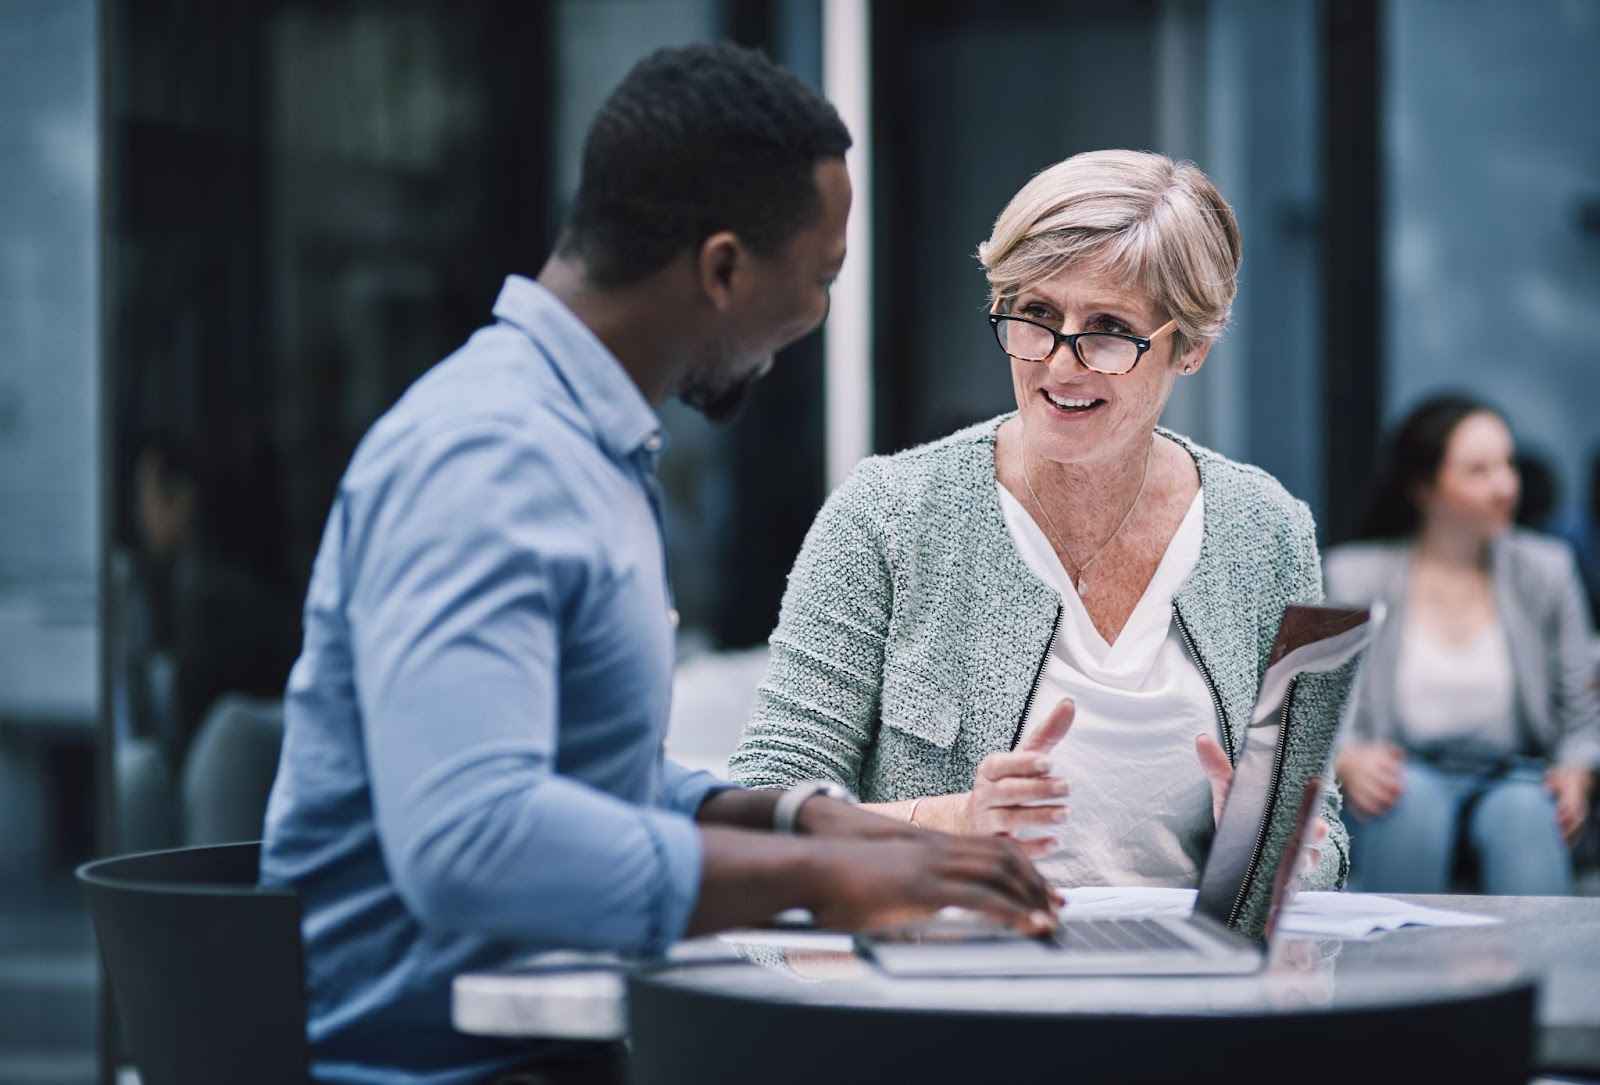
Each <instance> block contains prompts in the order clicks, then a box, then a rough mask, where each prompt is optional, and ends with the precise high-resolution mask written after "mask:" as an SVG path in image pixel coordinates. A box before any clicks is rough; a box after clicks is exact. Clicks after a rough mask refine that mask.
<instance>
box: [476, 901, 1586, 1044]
mask: <svg viewBox="0 0 1600 1085" xmlns="http://www.w3.org/2000/svg"><path fill="white" fill-rule="evenodd" d="M1401 899H1404V900H1410V901H1415V902H1417V903H1420V904H1427V905H1432V906H1435V907H1443V908H1453V909H1457V910H1460V911H1469V912H1476V913H1480V914H1485V915H1493V916H1496V917H1499V918H1502V919H1504V920H1505V922H1504V923H1502V924H1499V925H1495V926H1489V927H1457V928H1407V929H1405V930H1401V931H1397V932H1394V933H1392V934H1389V935H1385V936H1383V937H1380V938H1375V939H1367V940H1359V941H1338V940H1331V939H1323V940H1305V939H1293V938H1281V939H1279V942H1278V945H1277V947H1276V948H1275V952H1274V955H1273V958H1274V959H1273V962H1272V963H1271V964H1270V965H1269V967H1268V968H1267V969H1266V970H1265V971H1263V972H1261V973H1259V974H1257V975H1255V976H1245V977H1236V978H1222V979H1219V978H1215V977H1208V978H1204V979H1198V978H1160V979H1139V980H1137V981H1133V982H1130V981H1127V980H1121V979H1115V978H1040V979H1031V978H1030V979H1027V980H1020V981H1019V980H1015V979H1008V980H985V979H972V980H954V981H950V980H945V981H936V982H929V981H908V980H895V979H890V978H888V977H886V976H883V975H881V974H880V973H878V972H876V971H875V970H873V969H871V968H869V967H867V966H866V965H864V964H863V963H861V962H860V961H858V960H856V959H855V958H853V957H852V956H850V955H849V954H847V953H841V952H838V951H837V949H836V948H834V947H827V948H823V949H807V948H803V945H802V943H803V942H804V940H803V939H801V940H798V941H797V944H796V947H795V948H791V949H789V950H788V951H787V952H785V951H782V950H774V949H772V948H770V947H767V948H762V949H759V950H750V949H746V950H744V951H743V952H741V949H740V947H739V946H737V945H733V944H730V943H728V942H725V941H722V940H719V939H701V940H697V941H693V942H686V943H682V944H681V945H679V946H677V947H675V948H674V951H673V954H672V959H673V960H674V961H676V962H680V963H682V964H683V965H685V967H682V968H679V969H674V968H673V967H672V962H671V961H669V963H668V965H667V967H666V968H665V969H663V968H662V967H661V966H659V965H657V966H653V967H652V972H653V973H654V978H655V979H657V980H660V979H661V978H662V977H666V978H667V982H670V983H673V984H678V985H682V986H684V987H687V988H693V989H697V990H717V991H720V992H726V993H736V994H742V995H747V996H751V997H759V998H763V999H771V1000H775V1001H779V1002H784V1001H788V1002H795V1003H810V1004H816V1003H825V1004H828V1005H835V1006H861V1007H885V1006H893V1007H904V1008H917V1009H940V1008H949V1007H962V1008H969V1007H972V1006H974V1005H978V1006H982V1007H984V1008H985V1009H986V1010H993V1011H995V1012H1016V1013H1030V1012H1040V1008H1041V1007H1048V1011H1049V1012H1052V1013H1072V1012H1074V1007H1080V1006H1081V1007H1084V1008H1085V1009H1087V1008H1090V1007H1092V1008H1093V1009H1094V1010H1096V1011H1097V1012H1103V1011H1105V1010H1106V1009H1107V1008H1108V1007H1109V1008H1114V1009H1117V1010H1120V1011H1125V1012H1140V1011H1141V1010H1142V1009H1145V1008H1150V1009H1160V1010H1163V1011H1170V1010H1172V1009H1174V1008H1177V1009H1193V1010H1195V1011H1197V1012H1204V1013H1228V1012H1234V1011H1245V1010H1255V1011H1262V1010H1264V1011H1268V1012H1271V1011H1273V1010H1277V1009H1281V1010H1284V1011H1292V1010H1294V1009H1295V1008H1297V1007H1301V1006H1308V1005H1320V1006H1332V1007H1335V1008H1337V1007H1340V1006H1361V1005H1368V1006H1370V1005H1374V1004H1379V1003H1382V1002H1384V1001H1399V1000H1403V999H1405V998H1407V997H1411V996H1416V997H1424V996H1426V995H1430V994H1431V995H1437V994H1439V993H1441V992H1444V993H1448V992H1449V991H1451V990H1456V989H1459V990H1468V989H1471V988H1472V987H1474V986H1481V985H1485V984H1489V985H1492V984H1496V983H1506V982H1512V981H1514V980H1515V979H1516V977H1518V976H1533V977H1536V978H1537V979H1538V980H1539V981H1540V984H1541V997H1540V999H1539V1010H1538V1036H1537V1051H1538V1061H1539V1064H1540V1065H1541V1066H1554V1067H1560V1068H1563V1069H1565V1070H1580V1071H1584V1072H1591V1073H1600V899H1595V898H1555V897H1477V896H1449V897H1402V898H1401ZM752 958H753V959H754V960H752ZM757 961H759V962H761V963H755V962H757ZM628 968H629V966H628V965H626V964H625V963H623V962H621V961H618V960H616V959H615V958H610V957H606V956H603V955H569V956H567V957H565V958H555V959H549V958H541V959H539V960H538V961H536V962H534V963H532V964H530V965H528V966H527V967H523V968H512V969H506V970H504V971H499V972H487V973H475V974H468V975H463V976H460V977H457V979H456V983H455V990H454V998H453V1013H454V1020H455V1024H456V1027H457V1028H458V1029H460V1030H462V1031H464V1032H469V1033H474V1034H480V1035H495V1036H523V1037H564V1038H582V1039H617V1038H620V1037H622V1036H625V1035H626V1033H627V1005H626V977H627V973H628Z"/></svg>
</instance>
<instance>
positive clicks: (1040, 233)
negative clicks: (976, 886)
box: [730, 151, 1348, 887]
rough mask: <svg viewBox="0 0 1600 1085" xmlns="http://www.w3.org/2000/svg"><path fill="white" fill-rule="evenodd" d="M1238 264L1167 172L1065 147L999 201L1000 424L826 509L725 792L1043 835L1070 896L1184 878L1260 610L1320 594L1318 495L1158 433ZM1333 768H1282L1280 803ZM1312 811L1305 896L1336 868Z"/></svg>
mask: <svg viewBox="0 0 1600 1085" xmlns="http://www.w3.org/2000/svg"><path fill="white" fill-rule="evenodd" d="M1239 253H1240V246H1239V232H1238V227H1237V224H1236V223H1235V221H1234V217H1233V212H1232V210H1231V209H1230V208H1229V207H1228V205H1227V203H1226V202H1224V201H1223V199H1222V197H1221V196H1220V195H1218V193H1217V191H1216V189H1215V188H1214V187H1213V186H1212V185H1211V182H1210V181H1209V180H1208V179H1207V178H1206V177H1205V175H1204V174H1202V173H1201V172H1200V171H1199V170H1198V169H1196V168H1194V167H1193V166H1192V165H1187V164H1184V165H1178V164H1175V163H1173V162H1172V161H1171V160H1169V159H1167V158H1164V157H1162V156H1160V155H1155V154H1144V153H1137V152H1132V151H1100V152H1094V153H1090V154H1081V155H1077V156H1075V157H1073V158H1070V159H1067V160H1066V161H1064V162H1061V163H1059V164H1057V165H1055V166H1053V167H1051V168H1050V169H1047V170H1045V171H1044V172H1043V173H1041V174H1039V175H1038V176H1037V177H1035V178H1034V179H1033V180H1031V181H1030V182H1029V183H1028V184H1027V185H1025V186H1024V187H1023V188H1022V190H1021V191H1020V192H1018V193H1017V195H1016V196H1015V197H1014V198H1013V199H1012V200H1011V202H1010V204H1009V205H1008V206H1007V207H1006V208H1005V210H1004V211H1002V212H1001V214H1000V217H999V218H998V220H997V221H996V222H995V227H994V231H993V234H992V235H991V236H990V238H989V240H988V241H986V242H985V243H984V244H983V245H981V246H980V247H979V250H978V255H979V259H980V260H981V261H982V263H983V266H984V269H985V271H986V273H987V277H988V281H989V288H990V301H991V305H990V313H989V314H988V317H987V319H988V321H989V323H990V324H991V326H992V327H993V329H994V332H995V336H996V338H997V340H998V342H999V346H1000V348H1001V349H1000V350H999V351H996V358H997V360H1000V361H1002V362H1004V361H1008V362H1009V372H1010V376H1011V383H1012V387H1013V390H1014V391H1015V394H1016V402H1017V410H1016V412H1015V413H1013V414H1008V415H1005V416H1002V417H1000V418H997V419H994V420H992V421H990V422H987V423H983V424H980V425H978V426H974V427H972V428H970V429H966V430H962V431H960V432H958V433H955V434H953V435H951V436H949V437H947V438H945V439H943V440H941V441H938V442H935V443H933V444H931V445H926V446H923V447H921V448H915V449H912V450H910V451H908V452H904V453H901V454H899V455H895V456H889V457H882V458H874V459H869V460H866V461H865V462H863V463H862V464H861V465H860V466H859V467H858V468H857V469H856V470H855V472H854V473H853V475H852V476H851V477H850V478H849V479H848V480H847V481H846V482H845V483H844V484H843V485H842V486H841V487H840V488H839V489H838V490H837V491H836V492H835V493H834V494H833V495H832V496H831V497H830V498H829V500H828V502H827V504H826V505H825V506H824V508H823V510H822V512H821V513H820V514H819V515H818V517H817V520H816V523H815V524H814V525H813V526H812V529H811V532H810V534H809V535H808V536H807V539H806V542H805V546H804V548H803V549H802V551H801V554H800V557H799V558H798V560H797V561H796V563H795V567H794V570H793V572H792V573H791V575H790V581H789V589H788V593H787V594H786V596H785V599H784V604H783V612H782V616H781V618H780V620H779V624H778V628H777V630H776V631H775V632H774V633H773V636H772V642H771V647H772V661H771V664H770V668H769V671H768V674H767V678H766V681H765V683H764V684H763V685H762V686H761V688H760V690H759V692H758V696H757V706H756V710H755V713H754V716H753V719H752V721H751V723H750V725H749V727H748V729H747V730H746V733H745V736H744V740H743V742H742V743H741V745H740V748H739V750H738V751H737V752H736V753H735V755H734V757H733V759H732V761H731V762H730V764H731V767H732V769H733V773H734V775H735V777H736V778H737V779H739V780H740V781H741V782H743V783H745V784H748V785H751V786H757V787H787V786H792V785H794V784H795V783H798V782H801V781H806V780H812V779H822V780H829V781H832V782H835V783H837V784H840V785H842V786H845V787H848V788H850V789H852V790H853V791H855V792H856V793H857V794H859V795H860V796H861V797H862V798H863V799H864V800H866V801H867V802H868V803H869V804H871V805H872V806H874V807H875V808H877V809H880V810H881V811H883V812H885V813H888V814H891V815H894V816H898V817H901V818H905V819H907V820H909V821H911V822H913V823H915V824H917V825H921V826H928V827H931V828H935V829H943V830H947V831H952V832H960V833H1004V834H1009V835H1012V836H1016V837H1018V838H1019V839H1023V838H1031V839H1028V840H1027V847H1028V849H1029V850H1030V851H1031V852H1032V853H1033V854H1034V855H1036V856H1037V857H1039V860H1040V864H1041V867H1042V869H1043V870H1044V871H1045V872H1046V873H1047V874H1049V875H1050V876H1051V877H1052V878H1053V880H1055V881H1057V882H1058V883H1061V884H1066V885H1086V884H1119V885H1129V884H1146V885H1188V886H1192V885H1194V884H1196V882H1197V881H1198V874H1199V868H1200V866H1201V864H1202V862H1203V860H1204V857H1205V854H1206V851H1207V849H1208V847H1209V843H1210V839H1211V835H1212V833H1213V831H1214V818H1215V808H1214V807H1215V804H1216V803H1217V801H1218V800H1219V799H1220V795H1221V792H1222V791H1223V789H1224V788H1225V786H1226V782H1227V779H1228V776H1229V773H1230V758H1231V757H1232V756H1235V755H1236V754H1237V753H1238V747H1237V745H1236V744H1237V743H1238V742H1239V741H1240V740H1242V738H1243V734H1244V725H1245V722H1246V720H1247V719H1248V715H1249V712H1250V708H1251V705H1252V702H1253V700H1254V697H1255V693H1256V686H1257V682H1258V679H1259V677H1260V675H1261V673H1262V671H1263V670H1264V668H1265V665H1266V657H1267V653H1268V651H1269V649H1270V647H1271V642H1272V639H1273V636H1274V634H1275V632H1276V628H1277V623H1278V619H1279V617H1280V615H1281V614H1282V612H1283V608H1284V606H1285V605H1286V604H1288V603H1290V602H1316V601H1317V600H1319V599H1320V598H1321V574H1320V570H1319V566H1318V561H1317V551H1316V543H1315V539H1314V534H1313V529H1312V522H1311V516H1310V514H1309V513H1308V512H1307V510H1306V507H1305V506H1304V505H1303V504H1301V503H1300V502H1298V501H1295V500H1294V499H1292V498H1290V497H1289V495H1288V494H1287V493H1285V492H1284V490H1283V489H1282V487H1280V486H1279V485H1278V484H1277V483H1276V482H1275V481H1273V480H1272V479H1271V478H1270V477H1268V476H1267V475H1266V474H1264V473H1263V472H1261V471H1259V470H1257V469H1256V468H1253V467H1246V466H1242V465H1239V464H1236V463H1232V462H1230V461H1228V460H1226V459H1224V458H1223V457H1221V456H1219V455H1217V454H1216V453H1214V452H1210V451H1207V450H1206V449H1203V448H1200V447H1199V446H1197V445H1195V444H1193V443H1192V442H1190V441H1188V440H1186V439H1185V438H1183V437H1180V436H1178V435H1176V434H1173V433H1168V432H1166V431H1164V430H1159V429H1157V427H1156V421H1157V419H1158V418H1159V417H1160V415H1161V411H1162V408H1163V407H1164V406H1165V405H1166V402H1167V399H1168V397H1169V396H1170V395H1171V393H1172V389H1173V386H1174V384H1175V383H1176V382H1177V381H1178V380H1179V379H1180V378H1181V377H1183V376H1186V375H1188V374H1192V373H1194V372H1195V371H1197V370H1198V369H1199V368H1200V367H1201V365H1203V364H1204V362H1205V360H1206V356H1207V353H1208V352H1209V350H1210V347H1211V344H1212V343H1213V342H1214V341H1215V339H1216V338H1217V336H1218V335H1219V334H1220V333H1221V331H1222V329H1223V326H1224V325H1225V323H1226V321H1227V316H1228V310H1229V306H1230V305H1231V303H1232V300H1233V295H1234V289H1235V278H1236V272H1237V269H1238V264H1239ZM980 319H983V318H980ZM1008 356H1009V357H1008ZM1347 684H1348V675H1347V674H1346V673H1344V672H1340V673H1339V674H1335V675H1323V676H1314V677H1308V678H1307V679H1305V680H1304V681H1302V683H1301V685H1300V686H1299V687H1298V692H1297V693H1296V696H1295V700H1294V712H1295V714H1296V715H1297V716H1298V717H1300V718H1301V720H1302V721H1303V722H1305V724H1306V725H1307V726H1308V727H1313V728H1314V727H1322V728H1324V733H1326V731H1327V730H1331V728H1332V727H1334V726H1335V725H1336V723H1337V717H1338V712H1339V707H1340V704H1341V703H1342V698H1343V694H1344V690H1345V688H1346V686H1347ZM1218 739H1221V742H1220V743H1219V741H1218ZM1323 769H1324V766H1323V765H1320V764H1307V763H1305V762H1304V759H1303V758H1301V757H1299V756H1291V757H1290V764H1289V765H1288V766H1287V769H1286V771H1285V773H1284V784H1283V786H1285V787H1291V786H1292V787H1296V788H1298V787H1299V786H1301V784H1303V782H1304V781H1305V780H1307V779H1308V778H1309V777H1311V776H1313V775H1318V774H1320V773H1321V772H1322V771H1323ZM1069 789H1070V791H1071V793H1072V801H1071V804H1070V807H1069V805H1068V803H1067V801H1066V796H1067V794H1068V791H1069ZM1295 793H1296V794H1298V792H1295ZM1324 802H1325V804H1326V805H1325V808H1324V823H1323V824H1322V825H1321V826H1320V829H1321V832H1322V834H1323V835H1324V836H1325V837H1326V845H1327V846H1325V847H1323V848H1322V849H1321V851H1320V854H1319V855H1317V856H1316V857H1315V862H1316V866H1315V869H1314V870H1312V871H1311V872H1310V874H1309V878H1308V881H1309V884H1312V885H1315V886H1321V887H1327V886H1333V885H1337V884H1341V883H1342V882H1343V879H1344V872H1345V867H1346V855H1347V848H1346V838H1345V833H1344V829H1343V827H1342V826H1341V825H1340V823H1339V820H1338V797H1337V794H1336V793H1334V790H1333V788H1332V787H1331V785H1330V786H1329V787H1328V788H1327V795H1326V797H1325V799H1324Z"/></svg>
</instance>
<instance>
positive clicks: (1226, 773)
mask: <svg viewBox="0 0 1600 1085" xmlns="http://www.w3.org/2000/svg"><path fill="white" fill-rule="evenodd" d="M1194 750H1195V754H1196V755H1197V756H1198V757H1199V758H1200V771H1201V772H1203V773H1205V774H1206V780H1207V782H1209V783H1210V784H1211V823H1212V824H1213V825H1221V824H1222V805H1223V803H1225V802H1227V800H1228V788H1229V787H1231V786H1232V785H1233V762H1231V761H1229V760H1228V755H1227V753H1225V752H1224V751H1223V749H1222V744H1221V743H1220V742H1218V741H1217V740H1216V739H1214V738H1212V737H1211V736H1210V735H1196V736H1195V739H1194ZM1328 831H1329V830H1328V819H1327V818H1318V819H1317V820H1316V821H1315V822H1314V823H1313V824H1312V826H1311V839H1310V840H1307V841H1305V843H1304V844H1302V845H1301V847H1300V858H1299V860H1298V862H1297V863H1296V865H1295V871H1294V872H1295V877H1297V878H1305V877H1306V876H1307V875H1308V874H1310V873H1311V872H1312V871H1313V870H1316V869H1317V867H1319V866H1321V865H1322V845H1323V844H1324V843H1326V842H1327V840H1328Z"/></svg>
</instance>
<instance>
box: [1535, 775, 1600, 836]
mask: <svg viewBox="0 0 1600 1085" xmlns="http://www.w3.org/2000/svg"><path fill="white" fill-rule="evenodd" d="M1544 786H1545V787H1546V788H1548V789H1549V791H1550V794H1552V795H1554V796H1555V797H1556V824H1558V825H1560V826H1561V835H1562V837H1564V838H1565V839H1566V841H1567V843H1569V844H1570V843H1572V842H1573V841H1574V840H1576V839H1577V838H1578V833H1579V832H1580V831H1581V830H1582V829H1583V823H1584V822H1585V821H1586V820H1587V819H1588V817H1589V797H1590V796H1591V795H1592V794H1593V793H1594V770H1593V769H1591V768H1589V767H1588V766H1586V765H1556V766H1554V767H1553V768H1551V769H1550V771H1549V772H1546V773H1545V774H1544Z"/></svg>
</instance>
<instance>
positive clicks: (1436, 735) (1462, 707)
mask: <svg viewBox="0 0 1600 1085" xmlns="http://www.w3.org/2000/svg"><path fill="white" fill-rule="evenodd" d="M1395 684H1396V687H1397V688H1396V690H1395V693H1396V701H1397V707H1398V708H1399V711H1400V719H1401V721H1402V723H1403V725H1404V729H1405V737H1406V744H1407V745H1409V746H1411V747H1412V748H1414V749H1419V750H1426V749H1428V748H1429V747H1433V746H1438V745H1440V744H1448V745H1449V746H1450V747H1451V748H1452V749H1454V750H1466V751H1472V752H1481V753H1485V754H1509V753H1515V752H1516V750H1517V722H1516V711H1517V709H1516V703H1515V701H1514V694H1515V684H1516V683H1515V679H1514V677H1513V676H1512V673H1511V650H1510V648H1509V647H1508V646H1507V644H1506V635H1505V627H1504V626H1502V625H1501V624H1500V620H1499V619H1498V618H1496V619H1495V620H1494V621H1493V622H1490V623H1489V624H1488V625H1486V626H1484V627H1483V629H1482V630H1480V631H1479V633H1478V635H1477V636H1476V637H1474V638H1473V639H1472V642H1471V643H1470V644H1465V645H1453V644H1446V643H1444V642H1443V641H1441V640H1439V639H1438V638H1437V637H1435V636H1434V635H1433V634H1432V633H1430V632H1429V631H1428V630H1427V629H1425V628H1423V626H1422V625H1421V623H1419V622H1417V621H1415V620H1412V621H1408V622H1407V623H1406V631H1405V636H1404V637H1403V638H1402V639H1401V641H1400V666H1399V673H1398V674H1397V676H1396V678H1395Z"/></svg>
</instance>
